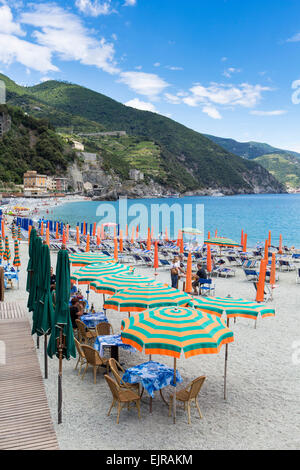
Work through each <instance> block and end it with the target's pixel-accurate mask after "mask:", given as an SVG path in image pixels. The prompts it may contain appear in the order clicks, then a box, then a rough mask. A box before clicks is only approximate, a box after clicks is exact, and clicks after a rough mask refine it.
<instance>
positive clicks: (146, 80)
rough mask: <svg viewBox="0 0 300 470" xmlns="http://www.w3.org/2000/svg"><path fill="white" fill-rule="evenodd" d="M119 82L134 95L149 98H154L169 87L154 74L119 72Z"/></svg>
mask: <svg viewBox="0 0 300 470" xmlns="http://www.w3.org/2000/svg"><path fill="white" fill-rule="evenodd" d="M119 81H120V82H122V83H125V84H126V85H127V86H128V87H129V88H131V90H134V91H135V92H136V93H138V94H140V95H145V96H148V97H150V98H155V97H156V96H157V95H159V94H160V93H161V92H162V91H163V90H164V89H165V88H167V87H168V86H169V84H168V83H167V82H165V81H164V80H163V79H162V78H160V77H159V76H158V75H155V74H154V73H144V72H121V73H120V80H119Z"/></svg>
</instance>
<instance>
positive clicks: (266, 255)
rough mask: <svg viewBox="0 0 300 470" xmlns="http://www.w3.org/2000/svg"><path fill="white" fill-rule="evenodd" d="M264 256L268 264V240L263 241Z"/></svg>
mask: <svg viewBox="0 0 300 470" xmlns="http://www.w3.org/2000/svg"><path fill="white" fill-rule="evenodd" d="M264 258H265V260H266V262H267V264H268V261H269V242H268V240H266V241H265V253H264Z"/></svg>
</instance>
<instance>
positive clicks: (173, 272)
mask: <svg viewBox="0 0 300 470" xmlns="http://www.w3.org/2000/svg"><path fill="white" fill-rule="evenodd" d="M171 274H172V276H178V269H177V268H172V269H171Z"/></svg>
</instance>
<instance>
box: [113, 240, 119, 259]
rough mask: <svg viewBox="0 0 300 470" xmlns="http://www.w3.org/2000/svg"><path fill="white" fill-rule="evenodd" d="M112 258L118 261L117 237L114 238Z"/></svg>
mask: <svg viewBox="0 0 300 470" xmlns="http://www.w3.org/2000/svg"><path fill="white" fill-rule="evenodd" d="M114 260H115V262H116V263H117V262H118V240H117V237H115V238H114Z"/></svg>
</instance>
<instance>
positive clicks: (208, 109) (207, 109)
mask: <svg viewBox="0 0 300 470" xmlns="http://www.w3.org/2000/svg"><path fill="white" fill-rule="evenodd" d="M202 111H203V112H204V113H205V114H208V116H209V117H211V118H213V119H222V116H221V114H220V113H219V111H218V110H217V109H216V108H215V107H214V106H204V107H203V108H202Z"/></svg>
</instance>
